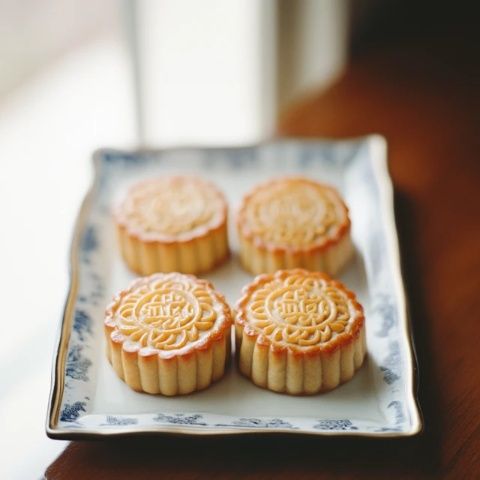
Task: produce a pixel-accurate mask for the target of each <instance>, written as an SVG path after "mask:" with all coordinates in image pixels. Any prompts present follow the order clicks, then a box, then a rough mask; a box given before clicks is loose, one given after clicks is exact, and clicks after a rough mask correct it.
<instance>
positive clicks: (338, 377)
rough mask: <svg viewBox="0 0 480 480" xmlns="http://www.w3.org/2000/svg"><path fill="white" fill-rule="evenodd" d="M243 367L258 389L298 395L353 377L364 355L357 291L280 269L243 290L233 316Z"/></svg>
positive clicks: (301, 272)
mask: <svg viewBox="0 0 480 480" xmlns="http://www.w3.org/2000/svg"><path fill="white" fill-rule="evenodd" d="M235 331H236V350H237V356H238V363H239V369H240V371H241V373H242V374H243V375H245V376H247V377H249V378H250V379H251V380H252V381H253V383H255V384H256V385H258V386H259V387H263V388H268V389H269V390H273V391H275V392H284V393H290V394H294V395H302V394H314V393H317V392H323V391H327V390H331V389H333V388H335V387H337V386H338V385H340V384H341V383H343V382H346V381H348V380H350V379H351V378H352V377H353V375H354V373H355V372H356V371H357V370H358V369H359V368H360V367H361V365H362V363H363V360H364V357H365V353H366V343H365V318H364V315H363V308H362V306H361V305H360V304H359V303H358V302H357V300H356V298H355V295H354V294H353V293H352V292H350V291H349V290H347V289H346V288H345V287H344V286H343V285H342V284H341V283H340V282H337V281H335V280H332V279H331V278H330V277H329V276H328V275H326V274H324V273H320V272H310V271H307V270H303V269H294V270H280V271H278V272H276V273H275V274H264V275H259V276H258V277H257V278H256V279H255V280H254V281H253V282H252V283H251V284H250V285H247V286H246V287H245V288H244V290H243V296H242V298H241V299H240V300H239V302H238V304H237V309H236V318H235Z"/></svg>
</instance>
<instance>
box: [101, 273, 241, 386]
mask: <svg viewBox="0 0 480 480" xmlns="http://www.w3.org/2000/svg"><path fill="white" fill-rule="evenodd" d="M231 325H232V316H231V312H230V308H229V307H228V305H227V303H226V302H225V299H224V297H223V296H222V295H221V294H220V293H218V292H217V291H215V290H214V287H213V285H212V284H211V283H210V282H208V281H206V280H199V279H198V278H196V277H194V276H193V275H183V274H181V273H157V274H155V275H151V276H149V277H143V278H139V279H137V280H135V281H134V282H133V283H132V284H131V285H130V286H129V287H128V288H127V289H126V290H123V291H121V292H120V293H119V294H118V295H117V296H116V297H115V298H114V299H113V302H112V303H111V304H110V305H109V306H108V307H107V310H106V316H105V322H104V328H105V337H106V343H107V356H108V359H109V361H110V363H111V364H112V366H113V368H114V370H115V372H116V373H117V375H118V376H119V377H120V378H121V379H122V380H124V381H125V382H126V383H127V384H128V385H129V386H130V387H131V388H133V389H134V390H137V391H140V392H142V391H143V392H147V393H161V394H163V395H180V394H186V393H191V392H194V391H196V390H202V389H204V388H206V387H208V386H209V385H210V384H211V383H212V382H214V381H216V380H218V379H219V378H221V377H222V375H223V373H224V370H225V365H226V362H227V361H228V359H229V356H230V331H231Z"/></svg>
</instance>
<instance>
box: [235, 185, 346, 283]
mask: <svg viewBox="0 0 480 480" xmlns="http://www.w3.org/2000/svg"><path fill="white" fill-rule="evenodd" d="M237 230H238V234H239V238H240V254H241V261H242V264H243V266H244V267H245V268H246V269H247V270H249V271H250V272H251V273H253V274H255V275H258V274H260V273H273V272H275V271H277V270H280V269H283V268H306V269H308V270H314V271H324V272H327V273H329V274H330V275H335V274H336V273H337V272H338V271H339V270H340V269H341V268H342V267H343V266H344V264H345V263H346V262H347V261H348V260H349V258H350V257H351V254H352V252H353V247H352V242H351V239H350V219H349V216H348V209H347V207H346V205H345V203H344V202H343V200H342V199H341V197H340V195H339V194H338V193H337V191H336V190H335V189H333V188H332V187H330V186H328V185H323V184H320V183H318V182H315V181H312V180H309V179H306V178H303V177H285V178H279V179H274V180H271V181H269V182H267V183H263V184H261V185H258V186H257V187H256V188H254V189H253V191H252V192H251V193H250V194H248V195H247V196H246V197H245V198H244V200H243V202H242V205H241V208H240V211H239V214H238V216H237Z"/></svg>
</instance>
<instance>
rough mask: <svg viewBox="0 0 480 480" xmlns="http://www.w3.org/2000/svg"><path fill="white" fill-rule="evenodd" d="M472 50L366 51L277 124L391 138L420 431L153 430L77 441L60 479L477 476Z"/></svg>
mask: <svg viewBox="0 0 480 480" xmlns="http://www.w3.org/2000/svg"><path fill="white" fill-rule="evenodd" d="M472 53H475V52H472V51H470V52H469V50H468V49H456V47H455V44H452V43H450V42H448V43H445V44H441V43H440V44H439V43H438V42H436V43H435V44H434V45H433V44H432V45H430V44H429V42H428V41H427V42H424V43H423V44H422V47H421V48H419V47H418V45H414V44H413V45H411V46H409V45H402V46H397V47H392V46H390V47H389V48H388V49H384V50H379V49H375V50H373V51H371V52H370V53H368V52H367V53H364V54H363V55H361V56H359V57H357V58H356V59H355V60H354V61H353V62H352V64H351V66H350V67H349V69H348V70H347V72H346V74H345V75H344V77H343V78H342V79H340V80H339V81H338V82H337V83H336V85H335V86H334V87H333V88H331V89H330V90H329V91H327V92H324V93H319V94H318V95H315V96H312V97H311V98H309V99H306V100H305V101H304V102H302V103H301V104H299V105H297V106H296V107H295V108H293V109H291V110H290V111H289V112H287V113H286V114H285V115H284V116H283V117H282V120H281V122H280V127H279V134H280V135H284V136H300V137H330V138H343V137H350V136H358V135H363V134H367V133H371V132H377V133H381V134H383V135H385V137H386V138H387V140H388V142H389V160H390V171H391V174H392V177H393V181H394V185H395V189H396V215H397V224H398V229H399V236H400V244H401V250H402V255H403V262H404V273H405V281H406V286H407V291H408V294H409V299H410V304H411V313H412V320H413V328H414V335H415V343H416V347H417V351H418V358H419V364H420V380H421V383H420V401H421V406H422V409H423V412H424V416H425V421H426V430H425V432H424V433H423V434H422V435H420V436H418V437H415V438H411V439H403V440H389V441H387V440H381V441H378V440H360V439H322V438H316V437H315V438H312V437H299V438H296V437H293V436H292V437H287V436H275V437H272V436H267V437H255V436H249V437H241V438H239V437H237V438H209V439H185V438H154V437H150V438H144V439H136V440H135V439H130V440H127V439H125V440H115V441H96V442H85V443H82V442H72V443H71V444H70V445H69V446H68V448H67V449H66V451H65V452H64V453H63V454H62V455H61V456H60V458H59V459H58V460H57V461H55V462H54V463H53V464H52V465H51V466H50V468H49V469H48V470H47V473H46V476H47V478H48V479H51V480H54V479H55V480H60V479H70V480H74V479H85V478H89V479H114V478H115V479H116V480H122V479H127V478H139V479H140V478H141V479H153V478H173V477H174V478H179V479H194V478H205V477H211V478H232V479H233V478H240V477H241V478H255V479H266V478H279V479H291V478H296V479H304V478H316V479H320V478H321V479H327V478H328V479H330V478H339V479H354V478H355V479H377V478H378V479H385V478H391V479H396V478H408V479H410V478H411V479H417V478H452V479H457V478H471V479H476V478H480V374H479V371H480V333H479V325H480V313H479V312H480V195H479V192H480V185H479V183H480V158H479V152H480V143H479V135H478V133H479V132H478V127H479V121H478V120H479V118H478V112H479V104H478V97H476V96H475V93H476V91H475V90H476V87H477V81H476V79H478V76H477V74H478V68H477V66H476V65H475V64H474V62H475V60H476V57H475V56H474V58H472V56H471V54H472Z"/></svg>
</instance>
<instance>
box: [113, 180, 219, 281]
mask: <svg viewBox="0 0 480 480" xmlns="http://www.w3.org/2000/svg"><path fill="white" fill-rule="evenodd" d="M115 220H116V225H117V231H118V238H119V242H120V250H121V252H122V256H123V258H124V259H125V262H126V263H127V265H128V266H129V267H130V268H131V270H133V271H134V272H136V273H138V274H141V275H149V274H151V273H154V272H175V271H178V272H182V273H195V274H197V273H199V272H207V271H209V270H211V269H212V268H213V267H215V266H216V265H217V264H219V263H220V262H222V261H223V260H224V259H225V258H226V257H227V256H228V240H227V203H226V201H225V198H224V196H223V194H222V193H221V192H220V191H219V190H217V188H216V187H215V186H214V185H213V184H211V183H210V182H207V181H205V180H202V179H200V178H197V177H190V176H173V177H161V178H157V179H155V180H147V181H144V182H141V183H138V184H136V185H134V186H133V187H132V188H131V189H130V191H129V192H128V194H127V196H126V198H125V199H124V201H123V202H122V203H121V204H120V205H119V207H118V208H117V209H116V211H115Z"/></svg>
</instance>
